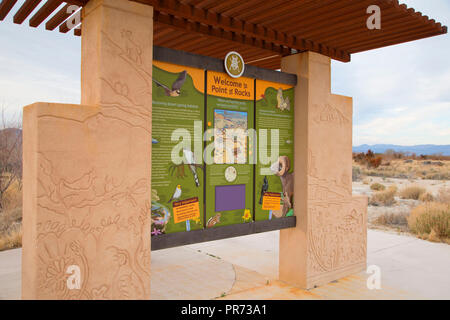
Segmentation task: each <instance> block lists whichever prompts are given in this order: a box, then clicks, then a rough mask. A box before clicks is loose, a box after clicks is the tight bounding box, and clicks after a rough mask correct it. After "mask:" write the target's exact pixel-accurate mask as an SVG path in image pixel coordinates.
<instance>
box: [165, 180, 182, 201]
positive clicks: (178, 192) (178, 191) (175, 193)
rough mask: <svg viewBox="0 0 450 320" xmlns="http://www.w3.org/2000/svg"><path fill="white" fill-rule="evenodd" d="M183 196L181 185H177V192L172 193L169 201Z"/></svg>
mask: <svg viewBox="0 0 450 320" xmlns="http://www.w3.org/2000/svg"><path fill="white" fill-rule="evenodd" d="M180 197H181V185H180V184H179V185H177V188H176V189H175V192H174V193H173V195H172V198H170V200H169V201H168V202H167V203H171V202H172V201H175V200H178V199H180Z"/></svg>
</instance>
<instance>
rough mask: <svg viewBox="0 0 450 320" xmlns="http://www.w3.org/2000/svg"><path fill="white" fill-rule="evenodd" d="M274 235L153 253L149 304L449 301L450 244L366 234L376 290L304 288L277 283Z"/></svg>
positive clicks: (0, 280)
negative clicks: (377, 274) (376, 275)
mask: <svg viewBox="0 0 450 320" xmlns="http://www.w3.org/2000/svg"><path fill="white" fill-rule="evenodd" d="M278 237H279V232H278V231H275V232H269V233H264V234H258V235H251V236H245V237H240V238H232V239H226V240H220V241H214V242H208V243H202V244H196V245H191V246H185V247H180V248H173V249H166V250H160V251H156V252H153V253H152V293H151V294H152V298H153V299H214V298H218V299H238V300H242V299H450V274H449V270H450V246H449V245H446V244H437V243H431V242H427V241H423V240H419V239H416V238H413V237H408V236H401V235H396V234H390V233H386V232H383V231H375V230H369V231H368V265H377V266H378V267H380V269H381V287H382V288H381V290H369V289H368V288H367V286H366V281H367V277H368V275H367V274H366V273H365V272H362V273H359V274H356V275H352V276H349V277H346V278H344V279H340V280H339V281H337V282H334V283H330V284H328V285H325V286H322V287H319V288H315V289H313V290H309V291H307V290H302V289H300V288H296V287H293V286H290V285H288V284H286V283H283V282H280V281H278V280H277V274H278ZM20 254H21V250H20V249H15V250H9V251H4V252H0V299H17V298H20V287H21V284H20V267H21V265H20V262H21V257H20Z"/></svg>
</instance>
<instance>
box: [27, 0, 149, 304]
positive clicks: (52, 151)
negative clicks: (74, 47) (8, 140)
mask: <svg viewBox="0 0 450 320" xmlns="http://www.w3.org/2000/svg"><path fill="white" fill-rule="evenodd" d="M152 52H153V8H152V7H150V6H146V5H142V4H138V3H135V2H131V1H127V0H91V1H89V3H88V4H87V5H86V7H85V8H84V9H83V13H82V56H81V59H82V61H81V67H82V68H81V69H82V81H81V89H82V99H81V100H82V105H67V104H49V103H36V104H33V105H30V106H27V107H25V108H24V124H23V132H24V141H23V147H24V195H23V196H24V212H23V219H24V226H23V228H24V237H23V263H22V268H23V271H22V272H23V275H22V279H23V280H22V296H23V298H25V299H149V298H150V248H151V246H150V240H151V239H150V225H151V221H150V208H151V159H152V155H151V111H152V90H151V88H152V78H151V76H152Z"/></svg>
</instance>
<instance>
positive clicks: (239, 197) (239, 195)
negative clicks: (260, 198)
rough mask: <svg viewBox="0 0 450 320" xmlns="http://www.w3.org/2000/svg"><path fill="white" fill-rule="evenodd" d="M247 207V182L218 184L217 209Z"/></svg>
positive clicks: (228, 209)
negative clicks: (228, 184) (229, 184)
mask: <svg viewBox="0 0 450 320" xmlns="http://www.w3.org/2000/svg"><path fill="white" fill-rule="evenodd" d="M240 209H245V184H238V185H232V186H216V211H230V210H240Z"/></svg>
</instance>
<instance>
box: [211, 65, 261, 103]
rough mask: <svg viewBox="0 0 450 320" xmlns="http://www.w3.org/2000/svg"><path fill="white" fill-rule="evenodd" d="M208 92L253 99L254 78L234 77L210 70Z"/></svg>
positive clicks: (225, 96) (235, 97) (233, 97)
mask: <svg viewBox="0 0 450 320" xmlns="http://www.w3.org/2000/svg"><path fill="white" fill-rule="evenodd" d="M207 83H208V94H211V95H213V96H216V97H223V98H231V99H241V100H253V97H254V80H253V79H250V78H245V77H240V78H238V79H235V78H232V77H230V76H229V75H227V74H226V73H222V72H215V71H208V81H207Z"/></svg>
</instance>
